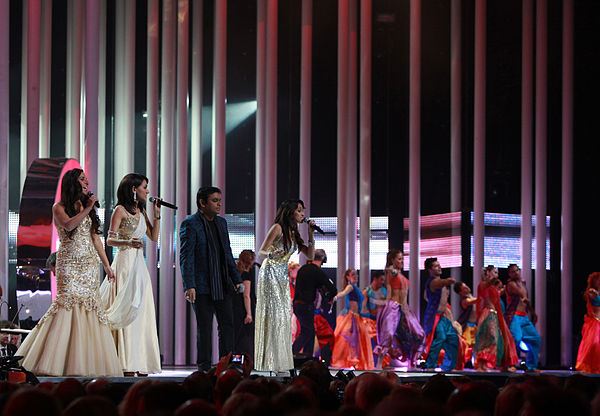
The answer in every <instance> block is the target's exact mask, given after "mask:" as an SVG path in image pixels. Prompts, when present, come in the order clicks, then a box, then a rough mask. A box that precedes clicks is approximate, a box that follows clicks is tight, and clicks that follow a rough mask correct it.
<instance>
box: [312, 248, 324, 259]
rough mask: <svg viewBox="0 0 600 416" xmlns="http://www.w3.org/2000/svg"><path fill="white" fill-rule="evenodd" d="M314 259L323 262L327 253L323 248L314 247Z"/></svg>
mask: <svg viewBox="0 0 600 416" xmlns="http://www.w3.org/2000/svg"><path fill="white" fill-rule="evenodd" d="M314 259H315V260H316V261H322V262H323V263H325V262H326V261H327V254H326V253H325V250H323V249H322V248H318V249H316V250H315V256H314Z"/></svg>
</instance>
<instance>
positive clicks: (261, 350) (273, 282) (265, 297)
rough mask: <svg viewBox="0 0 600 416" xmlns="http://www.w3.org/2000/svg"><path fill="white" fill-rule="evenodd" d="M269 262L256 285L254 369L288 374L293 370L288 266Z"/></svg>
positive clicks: (263, 267)
mask: <svg viewBox="0 0 600 416" xmlns="http://www.w3.org/2000/svg"><path fill="white" fill-rule="evenodd" d="M265 263H267V261H265V262H263V266H262V267H261V268H260V271H259V272H258V280H257V282H256V321H255V322H256V324H255V327H254V355H255V358H254V368H255V369H256V370H258V371H287V370H290V369H292V368H294V357H293V354H292V308H291V307H290V305H291V295H290V282H289V279H288V270H287V263H280V264H275V265H271V264H269V263H267V264H265Z"/></svg>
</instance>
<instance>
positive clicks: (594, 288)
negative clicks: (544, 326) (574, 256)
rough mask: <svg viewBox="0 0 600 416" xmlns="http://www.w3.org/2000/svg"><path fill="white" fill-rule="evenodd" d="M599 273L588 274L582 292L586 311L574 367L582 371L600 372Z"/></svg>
mask: <svg viewBox="0 0 600 416" xmlns="http://www.w3.org/2000/svg"><path fill="white" fill-rule="evenodd" d="M599 292H600V273H599V272H594V273H592V274H590V275H589V276H588V284H587V289H586V291H585V293H584V295H583V296H584V298H585V302H586V305H587V313H586V315H585V317H584V321H583V328H582V329H581V344H579V351H578V352H577V364H576V365H575V369H576V370H577V371H581V372H584V373H600V296H599Z"/></svg>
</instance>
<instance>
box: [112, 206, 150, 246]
mask: <svg viewBox="0 0 600 416" xmlns="http://www.w3.org/2000/svg"><path fill="white" fill-rule="evenodd" d="M140 221H141V223H140ZM138 226H139V229H138ZM144 234H146V221H142V214H140V215H138V216H137V217H134V216H132V215H128V216H127V217H125V218H123V219H122V220H121V225H120V226H119V230H118V232H117V238H118V239H119V240H129V239H131V238H142V237H143V236H144ZM131 248H133V247H131V246H123V247H119V250H127V249H131Z"/></svg>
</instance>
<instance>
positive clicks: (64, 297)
mask: <svg viewBox="0 0 600 416" xmlns="http://www.w3.org/2000/svg"><path fill="white" fill-rule="evenodd" d="M91 226H92V220H91V219H90V217H85V218H84V219H83V221H81V223H80V224H79V225H78V226H77V228H75V230H74V232H73V234H72V235H71V236H69V235H68V233H67V231H66V230H65V229H64V228H62V227H56V229H57V232H58V237H59V239H60V247H59V249H58V252H57V254H56V299H55V300H54V302H53V303H52V305H51V306H50V309H48V313H47V314H46V315H51V314H53V313H55V312H56V308H58V307H63V308H66V309H71V308H72V307H73V306H74V305H80V306H83V307H84V308H85V309H86V310H88V311H90V310H95V311H96V312H97V313H98V317H99V319H100V321H101V322H102V323H106V315H105V314H104V309H103V308H102V307H101V306H100V303H99V297H98V286H99V283H100V282H99V281H100V267H99V263H100V261H99V258H98V253H97V252H96V249H95V248H94V243H93V241H92V236H91V234H90V228H91ZM45 317H46V316H44V318H45ZM44 318H42V319H44Z"/></svg>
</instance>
